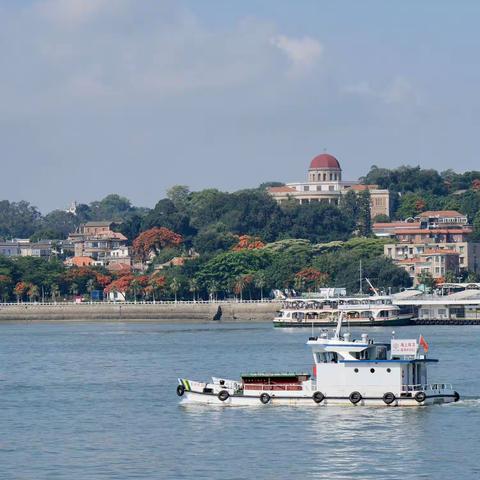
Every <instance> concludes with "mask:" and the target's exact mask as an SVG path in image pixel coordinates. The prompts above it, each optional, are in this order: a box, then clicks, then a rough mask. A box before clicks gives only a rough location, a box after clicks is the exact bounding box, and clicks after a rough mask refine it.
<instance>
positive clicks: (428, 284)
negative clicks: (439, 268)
mask: <svg viewBox="0 0 480 480" xmlns="http://www.w3.org/2000/svg"><path fill="white" fill-rule="evenodd" d="M417 281H418V283H419V285H423V287H424V288H425V290H432V289H433V288H434V287H435V285H436V282H435V279H434V278H433V276H432V274H431V273H430V272H429V271H426V270H424V271H422V272H420V274H419V275H418V277H417Z"/></svg>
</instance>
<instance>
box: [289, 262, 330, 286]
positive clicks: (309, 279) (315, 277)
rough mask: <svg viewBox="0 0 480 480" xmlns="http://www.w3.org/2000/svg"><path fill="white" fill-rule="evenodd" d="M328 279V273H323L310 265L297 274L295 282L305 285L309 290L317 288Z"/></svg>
mask: <svg viewBox="0 0 480 480" xmlns="http://www.w3.org/2000/svg"><path fill="white" fill-rule="evenodd" d="M327 280H328V273H323V272H321V271H320V270H317V269H316V268H312V267H308V268H304V269H303V270H300V271H299V272H298V273H296V274H295V283H296V284H297V285H302V286H305V287H306V288H307V289H308V291H311V290H312V289H315V290H317V289H318V288H320V287H321V286H322V285H325V283H326V282H327Z"/></svg>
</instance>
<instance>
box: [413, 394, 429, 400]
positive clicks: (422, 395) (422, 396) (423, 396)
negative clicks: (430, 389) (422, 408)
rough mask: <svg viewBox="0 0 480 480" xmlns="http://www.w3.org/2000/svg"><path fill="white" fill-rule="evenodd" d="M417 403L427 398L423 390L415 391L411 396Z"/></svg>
mask: <svg viewBox="0 0 480 480" xmlns="http://www.w3.org/2000/svg"><path fill="white" fill-rule="evenodd" d="M413 398H414V399H415V400H416V401H417V402H418V403H422V402H424V401H425V399H426V398H427V395H426V393H425V392H417V393H416V394H415V396H414V397H413Z"/></svg>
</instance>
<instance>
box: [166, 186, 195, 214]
mask: <svg viewBox="0 0 480 480" xmlns="http://www.w3.org/2000/svg"><path fill="white" fill-rule="evenodd" d="M167 197H168V199H169V200H170V201H171V202H172V203H173V205H174V206H175V208H176V210H177V211H178V212H183V213H186V212H187V211H188V207H189V197H190V190H189V188H188V187H187V186H186V185H174V186H173V187H171V188H169V189H168V190H167Z"/></svg>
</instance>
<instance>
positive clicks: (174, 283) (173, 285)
mask: <svg viewBox="0 0 480 480" xmlns="http://www.w3.org/2000/svg"><path fill="white" fill-rule="evenodd" d="M170 290H171V291H172V292H173V294H174V295H175V303H177V293H178V291H179V290H180V282H179V281H178V279H177V278H174V279H173V280H172V281H171V282H170Z"/></svg>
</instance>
